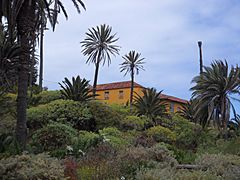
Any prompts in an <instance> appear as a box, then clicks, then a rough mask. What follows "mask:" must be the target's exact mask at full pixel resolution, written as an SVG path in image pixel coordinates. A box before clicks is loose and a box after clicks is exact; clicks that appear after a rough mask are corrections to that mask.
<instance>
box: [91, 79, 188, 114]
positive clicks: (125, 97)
mask: <svg viewBox="0 0 240 180" xmlns="http://www.w3.org/2000/svg"><path fill="white" fill-rule="evenodd" d="M130 89H131V81H124V82H115V83H108V84H99V85H97V90H96V93H97V94H98V96H97V99H98V100H100V101H103V102H105V103H107V104H121V105H126V104H128V103H129V101H130ZM143 89H145V87H143V86H141V85H140V84H138V83H134V93H137V94H139V95H143V93H142V90H143ZM160 98H161V99H163V101H164V103H165V104H166V108H167V111H168V112H177V111H179V110H180V109H181V107H182V106H183V105H184V104H186V103H187V102H188V101H187V100H184V99H180V98H177V97H174V96H169V95H166V94H161V95H160Z"/></svg>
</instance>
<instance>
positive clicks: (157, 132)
mask: <svg viewBox="0 0 240 180" xmlns="http://www.w3.org/2000/svg"><path fill="white" fill-rule="evenodd" d="M147 135H148V136H149V137H152V138H153V139H154V140H155V141H157V142H166V143H172V142H174V141H176V134H175V133H174V132H172V131H171V130H170V129H168V128H165V127H162V126H154V127H151V128H149V129H148V130H147Z"/></svg>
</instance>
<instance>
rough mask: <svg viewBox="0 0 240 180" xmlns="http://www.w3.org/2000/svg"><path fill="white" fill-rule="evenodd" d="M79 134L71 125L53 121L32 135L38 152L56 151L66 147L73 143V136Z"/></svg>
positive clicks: (33, 143)
mask: <svg viewBox="0 0 240 180" xmlns="http://www.w3.org/2000/svg"><path fill="white" fill-rule="evenodd" d="M76 135H77V132H76V130H75V129H73V128H71V127H70V126H67V125H64V124H60V123H53V124H49V125H47V126H46V127H44V128H42V129H39V130H37V131H36V132H34V134H33V136H32V141H33V142H32V145H33V146H34V147H35V151H36V152H43V151H54V150H57V149H59V148H64V149H65V148H66V146H67V145H69V144H72V142H73V138H74V137H75V136H76Z"/></svg>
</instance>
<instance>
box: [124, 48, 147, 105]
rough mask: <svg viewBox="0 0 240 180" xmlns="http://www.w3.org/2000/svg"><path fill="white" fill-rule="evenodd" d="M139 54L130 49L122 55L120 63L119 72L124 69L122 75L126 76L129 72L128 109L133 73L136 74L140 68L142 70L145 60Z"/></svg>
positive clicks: (131, 97) (132, 89)
mask: <svg viewBox="0 0 240 180" xmlns="http://www.w3.org/2000/svg"><path fill="white" fill-rule="evenodd" d="M140 56H141V54H140V53H138V52H135V51H130V52H129V53H128V54H126V55H125V56H123V57H122V58H123V59H124V60H125V61H124V62H123V63H122V64H120V66H121V67H120V72H123V71H126V72H125V74H124V76H126V75H127V74H128V73H130V74H131V92H130V109H131V106H132V102H133V91H134V75H135V74H138V73H139V71H140V70H144V68H143V64H144V63H145V62H143V60H144V59H145V58H140Z"/></svg>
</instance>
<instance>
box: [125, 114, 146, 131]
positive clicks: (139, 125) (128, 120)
mask: <svg viewBox="0 0 240 180" xmlns="http://www.w3.org/2000/svg"><path fill="white" fill-rule="evenodd" d="M146 124H147V118H144V117H142V118H141V117H138V116H126V117H125V118H124V119H123V120H122V121H121V128H122V129H124V130H133V129H136V130H143V129H144V127H145V125H146Z"/></svg>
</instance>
